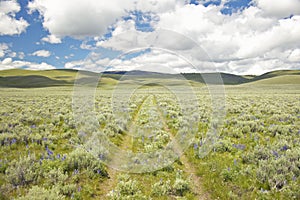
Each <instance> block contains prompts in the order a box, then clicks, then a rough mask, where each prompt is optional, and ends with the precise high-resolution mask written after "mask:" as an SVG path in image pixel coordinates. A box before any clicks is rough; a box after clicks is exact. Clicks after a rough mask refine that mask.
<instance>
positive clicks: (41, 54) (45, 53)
mask: <svg viewBox="0 0 300 200" xmlns="http://www.w3.org/2000/svg"><path fill="white" fill-rule="evenodd" d="M32 55H33V56H38V57H45V58H46V57H49V56H51V52H50V51H47V50H38V51H35V52H33V53H32Z"/></svg>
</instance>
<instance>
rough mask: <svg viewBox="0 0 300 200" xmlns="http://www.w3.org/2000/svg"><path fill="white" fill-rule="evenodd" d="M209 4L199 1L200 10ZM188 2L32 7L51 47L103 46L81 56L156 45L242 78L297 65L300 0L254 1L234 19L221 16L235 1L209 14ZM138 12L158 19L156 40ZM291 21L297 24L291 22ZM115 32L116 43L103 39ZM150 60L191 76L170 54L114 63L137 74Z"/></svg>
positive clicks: (50, 2) (127, 0)
mask: <svg viewBox="0 0 300 200" xmlns="http://www.w3.org/2000/svg"><path fill="white" fill-rule="evenodd" d="M204 1H206V0H199V2H200V3H201V2H202V3H203V2H204ZM186 2H187V1H178V0H151V1H131V0H123V1H120V0H110V1H106V2H104V1H98V0H87V1H81V0H74V1H59V0H34V1H32V2H30V3H29V8H30V11H31V12H33V11H35V10H37V11H38V12H39V13H40V14H41V16H42V19H43V26H44V27H45V28H46V29H47V30H49V32H50V35H49V36H48V37H47V38H43V39H42V40H43V41H46V42H50V41H52V42H51V43H60V42H61V39H62V38H63V37H65V36H71V37H74V38H78V39H82V38H84V37H86V36H92V37H93V38H94V40H95V41H93V42H96V45H91V44H90V43H89V44H87V43H86V42H83V43H82V45H81V46H80V47H81V48H82V49H89V50H95V46H96V47H104V48H110V49H113V50H120V51H122V52H127V51H130V50H132V49H136V48H144V47H147V46H149V44H151V41H152V42H153V41H154V46H156V47H159V48H163V49H168V50H170V51H173V52H179V53H181V54H182V55H184V56H187V57H186V58H187V59H188V60H191V61H193V63H196V64H197V65H199V66H201V67H202V68H203V70H209V69H210V70H211V71H215V70H219V71H224V72H234V73H240V74H244V73H251V74H259V73H263V72H266V71H268V70H272V69H281V68H286V69H292V68H295V66H298V63H297V62H299V49H300V43H299V41H300V26H299V24H300V0H272V1H271V0H254V1H253V2H254V4H252V6H250V7H247V8H245V9H244V10H241V11H238V12H235V13H233V14H232V15H224V14H222V12H221V11H222V8H223V6H224V4H225V3H226V2H228V0H223V1H222V2H221V4H220V5H210V6H207V7H205V6H203V5H201V4H199V5H188V4H185V3H186ZM82 10H85V11H87V12H82ZM132 10H140V11H142V12H150V15H151V16H152V15H153V16H155V20H153V21H150V22H149V21H147V20H149V19H147V20H146V21H147V23H148V22H149V23H150V24H151V25H152V26H153V28H154V29H155V30H156V31H155V32H154V33H149V32H141V31H138V30H136V24H135V18H134V17H136V16H132V13H131V12H130V11H132ZM292 14H293V15H294V16H293V17H291V18H286V17H289V16H290V15H292ZM126 15H131V17H132V18H133V19H132V20H123V19H122V17H123V16H126ZM142 20H144V19H142ZM112 28H113V30H114V31H112V38H109V39H105V38H103V35H104V34H105V33H107V32H108V30H110V29H112ZM160 29H167V30H172V31H173V32H175V33H176V32H177V33H179V34H177V35H176V34H175V33H174V34H170V35H168V34H161V32H160V31H158V30H160ZM155 34H156V35H155ZM182 35H184V36H186V39H184V37H182ZM51 37H52V39H51ZM188 38H190V39H188ZM85 39H86V38H85ZM192 40H193V41H195V42H196V43H197V44H198V45H200V46H201V47H202V48H203V49H204V50H205V51H206V52H207V54H208V55H209V57H210V58H211V60H209V59H207V56H206V55H205V53H204V52H203V51H201V50H199V48H197V47H195V44H194V43H193V42H191V41H192ZM145 61H149V63H154V64H153V66H154V65H155V64H156V65H161V66H165V65H166V64H167V63H168V64H169V66H171V67H173V69H174V70H177V71H181V70H187V71H191V70H192V69H191V68H189V66H187V65H186V64H184V63H182V61H180V60H177V59H175V58H172V59H170V57H169V56H167V55H166V54H164V53H162V54H155V51H152V52H151V53H148V54H143V55H140V56H139V57H137V58H133V59H131V60H117V61H115V62H116V67H118V69H121V68H122V67H124V68H126V69H129V68H130V69H131V68H134V67H143V66H145V65H144V64H145ZM98 62H99V63H95V62H92V61H91V60H81V61H72V62H68V63H66V64H65V67H66V68H83V67H84V68H85V69H91V70H93V71H99V69H102V68H103V67H104V66H103V64H104V63H107V62H108V61H107V60H105V59H99V60H98ZM148 66H150V64H148ZM150 67H151V66H150Z"/></svg>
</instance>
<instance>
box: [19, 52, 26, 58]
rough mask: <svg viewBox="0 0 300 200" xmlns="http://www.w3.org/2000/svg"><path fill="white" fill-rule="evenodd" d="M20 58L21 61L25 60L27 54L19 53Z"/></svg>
mask: <svg viewBox="0 0 300 200" xmlns="http://www.w3.org/2000/svg"><path fill="white" fill-rule="evenodd" d="M18 58H19V59H21V60H22V59H24V58H25V53H24V52H19V53H18Z"/></svg>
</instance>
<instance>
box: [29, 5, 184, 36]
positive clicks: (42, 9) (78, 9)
mask: <svg viewBox="0 0 300 200" xmlns="http://www.w3.org/2000/svg"><path fill="white" fill-rule="evenodd" d="M184 3H185V1H182V0H151V1H132V0H109V1H99V0H85V1H83V0H72V1H70V0H69V1H68V0H67V1H61V0H34V1H32V2H29V4H28V8H29V10H30V13H32V12H34V11H38V12H39V13H40V14H41V15H42V16H43V26H44V28H46V29H47V30H49V32H50V33H51V34H53V35H55V36H58V37H65V36H71V37H74V38H83V37H86V36H101V35H103V34H105V33H106V32H107V31H108V28H109V27H110V26H111V25H113V24H114V23H115V22H117V21H118V20H120V19H121V18H122V17H123V16H127V15H129V14H130V11H133V10H140V11H142V12H154V13H162V12H167V11H170V10H174V9H175V8H176V7H177V6H179V5H183V4H184Z"/></svg>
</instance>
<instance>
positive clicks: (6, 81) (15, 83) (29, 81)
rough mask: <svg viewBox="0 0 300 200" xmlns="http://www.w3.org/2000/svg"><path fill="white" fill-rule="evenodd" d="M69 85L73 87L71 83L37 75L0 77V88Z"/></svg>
mask: <svg viewBox="0 0 300 200" xmlns="http://www.w3.org/2000/svg"><path fill="white" fill-rule="evenodd" d="M70 85H73V82H72V81H65V80H55V79H51V78H48V77H45V76H38V75H30V76H7V77H0V87H14V88H37V87H54V86H70Z"/></svg>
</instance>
